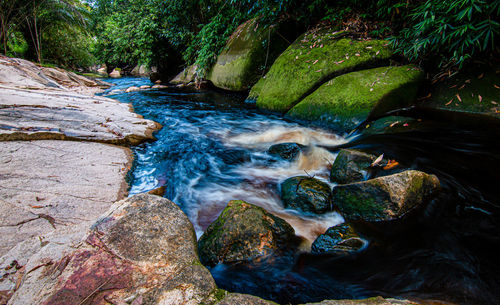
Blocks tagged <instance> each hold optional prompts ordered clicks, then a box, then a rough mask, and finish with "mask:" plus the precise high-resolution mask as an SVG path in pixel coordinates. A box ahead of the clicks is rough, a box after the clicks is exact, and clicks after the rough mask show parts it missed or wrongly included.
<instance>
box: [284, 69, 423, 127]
mask: <svg viewBox="0 0 500 305" xmlns="http://www.w3.org/2000/svg"><path fill="white" fill-rule="evenodd" d="M422 76H423V73H422V71H420V70H418V69H416V68H415V67H413V66H402V67H380V68H375V69H369V70H363V71H358V72H351V73H348V74H344V75H341V76H338V77H336V78H334V79H332V80H330V81H328V82H326V83H325V84H323V85H322V86H321V87H319V88H318V89H317V90H316V91H315V92H314V93H312V94H311V95H309V96H307V97H306V98H305V99H304V100H302V101H301V102H300V103H299V104H297V105H296V106H295V107H293V108H292V110H290V111H289V112H288V113H287V116H289V117H293V118H298V119H302V120H308V121H316V122H321V123H323V124H326V125H333V126H335V127H340V128H343V129H351V128H353V127H355V126H356V125H357V124H359V123H361V122H362V121H364V120H365V119H367V118H368V117H369V116H378V115H381V114H384V113H385V112H387V111H390V110H394V109H398V108H402V107H405V106H408V105H409V104H411V103H412V102H413V100H414V98H415V96H416V94H417V90H418V84H419V83H420V80H421V79H422Z"/></svg>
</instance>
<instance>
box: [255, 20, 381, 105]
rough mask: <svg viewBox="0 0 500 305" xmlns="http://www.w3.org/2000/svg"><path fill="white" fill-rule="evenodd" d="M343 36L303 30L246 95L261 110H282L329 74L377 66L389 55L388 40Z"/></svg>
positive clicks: (335, 33) (337, 33)
mask: <svg viewBox="0 0 500 305" xmlns="http://www.w3.org/2000/svg"><path fill="white" fill-rule="evenodd" d="M342 35H343V33H342V32H335V31H333V30H331V29H323V30H321V31H319V32H314V33H312V32H308V33H305V34H304V35H302V36H301V37H299V38H298V39H297V40H296V41H295V42H294V43H293V44H292V45H291V46H289V47H288V49H286V51H285V52H283V53H282V54H281V55H280V56H279V57H278V58H277V59H276V61H275V62H274V64H273V65H272V67H271V69H270V70H269V72H268V73H267V74H266V76H265V77H263V78H262V79H260V80H259V82H258V83H257V84H256V85H255V86H254V87H253V88H252V90H251V92H250V95H249V97H250V98H251V99H256V100H257V106H258V107H260V108H262V109H266V110H271V111H277V112H281V113H285V112H287V111H288V110H290V109H291V108H292V107H293V106H294V105H295V104H297V103H298V102H299V101H300V100H301V99H302V98H303V97H305V96H306V95H307V94H308V93H310V92H311V91H312V90H314V88H316V87H317V86H319V85H321V84H322V83H323V82H325V81H327V80H329V79H331V78H332V77H334V76H337V75H341V74H344V73H346V72H349V71H353V70H359V69H362V68H366V67H374V66H379V65H381V64H384V63H387V61H388V59H389V58H390V57H391V51H390V50H389V48H388V47H387V41H383V40H366V41H357V40H352V39H347V38H339V37H340V36H342ZM358 55H359V56H358Z"/></svg>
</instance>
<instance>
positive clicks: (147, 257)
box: [9, 194, 217, 304]
mask: <svg viewBox="0 0 500 305" xmlns="http://www.w3.org/2000/svg"><path fill="white" fill-rule="evenodd" d="M25 268H26V270H30V272H26V273H25V274H24V275H23V277H22V282H20V287H19V288H18V289H17V290H16V292H15V294H14V295H13V296H12V298H11V300H10V303H9V304H83V303H84V302H86V301H88V302H90V303H92V304H104V303H112V304H126V303H132V304H200V303H205V304H212V303H215V302H216V301H217V298H216V293H217V286H216V285H215V282H214V280H213V278H212V276H211V275H210V272H209V271H208V270H207V269H206V268H205V267H203V266H201V264H200V262H199V260H198V256H197V251H196V235H195V233H194V229H193V226H192V224H191V223H190V222H189V220H188V218H187V217H186V215H185V214H184V213H183V212H182V211H181V210H180V208H179V207H178V206H177V205H176V204H174V203H172V202H171V201H169V200H167V199H164V198H161V197H158V196H152V195H145V194H142V195H136V196H133V197H130V198H128V199H126V200H123V201H120V202H118V203H116V204H115V205H114V206H113V207H112V208H111V209H110V210H109V211H108V213H106V214H104V216H103V217H102V218H100V219H99V220H98V221H97V222H96V223H95V224H94V225H93V226H92V227H91V229H90V231H89V232H88V233H87V234H86V236H85V237H84V239H83V242H80V243H73V244H68V245H61V244H60V243H57V240H56V242H51V241H47V242H46V244H45V245H44V246H43V247H41V248H40V251H39V253H37V254H36V255H34V256H33V257H32V258H31V259H30V261H29V262H28V263H27V264H26V266H25Z"/></svg>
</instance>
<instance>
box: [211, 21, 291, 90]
mask: <svg viewBox="0 0 500 305" xmlns="http://www.w3.org/2000/svg"><path fill="white" fill-rule="evenodd" d="M276 29H277V26H276V25H274V26H265V25H264V24H260V23H259V21H258V19H257V18H254V19H250V20H248V21H247V22H245V23H243V24H242V25H240V26H239V27H238V28H237V29H236V30H235V31H234V33H233V34H232V35H231V37H230V38H229V41H228V42H227V44H226V46H225V48H224V49H223V51H222V52H221V54H220V55H219V56H218V57H217V62H216V63H215V64H214V66H213V67H212V69H211V71H210V72H209V74H208V77H207V78H208V80H210V81H211V82H212V83H213V84H214V85H215V86H216V87H218V88H222V89H226V90H233V91H243V90H247V89H249V88H250V87H251V86H252V85H254V84H255V83H256V82H257V80H258V79H259V77H261V75H262V73H263V69H264V68H265V65H266V64H270V63H272V62H273V60H274V59H275V58H276V57H277V56H278V55H279V53H280V52H281V51H282V50H284V49H285V48H286V47H287V45H288V44H287V43H286V42H285V40H284V39H282V38H280V37H278V36H277V34H276ZM266 58H267V62H266Z"/></svg>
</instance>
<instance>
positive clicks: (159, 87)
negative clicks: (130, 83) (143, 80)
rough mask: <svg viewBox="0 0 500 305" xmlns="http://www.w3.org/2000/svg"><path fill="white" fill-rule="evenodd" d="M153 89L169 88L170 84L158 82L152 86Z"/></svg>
mask: <svg viewBox="0 0 500 305" xmlns="http://www.w3.org/2000/svg"><path fill="white" fill-rule="evenodd" d="M151 88H152V89H167V88H168V86H166V85H161V84H156V85H153V86H152V87H151Z"/></svg>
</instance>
